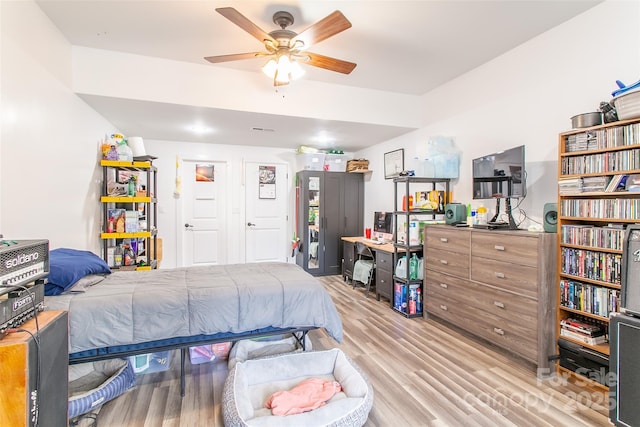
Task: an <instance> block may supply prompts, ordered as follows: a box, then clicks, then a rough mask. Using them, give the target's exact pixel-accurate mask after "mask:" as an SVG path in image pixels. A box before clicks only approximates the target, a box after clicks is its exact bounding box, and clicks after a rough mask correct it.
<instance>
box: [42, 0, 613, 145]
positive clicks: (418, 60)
mask: <svg viewBox="0 0 640 427" xmlns="http://www.w3.org/2000/svg"><path fill="white" fill-rule="evenodd" d="M600 2H601V0H584V1H583V0H567V1H563V0H551V1H545V0H487V1H485V0H469V1H462V0H442V1H437V0H413V1H364V0H350V1H304V0H301V1H292V0H281V1H279V2H278V3H270V2H265V1H236V0H234V1H226V2H221V1H187V0H178V1H169V0H156V1H148V0H147V1H129V0H125V1H122V0H106V1H94V0H90V1H89V0H70V1H56V0H39V1H37V3H38V4H39V6H40V7H41V8H42V10H43V11H44V13H45V14H46V15H47V16H48V17H49V18H50V19H51V21H52V22H53V23H54V24H55V25H56V26H57V27H58V28H59V29H60V31H61V32H62V34H63V35H64V36H65V37H66V38H67V39H68V40H69V42H70V43H71V44H72V45H77V46H86V47H92V48H98V49H106V50H112V51H119V52H126V53H133V54H138V55H144V56H151V57H158V58H166V59H172V60H178V61H185V62H192V63H197V64H208V65H209V66H211V67H226V68H230V69H238V70H244V71H255V72H256V73H260V67H261V65H262V63H263V62H264V59H262V60H261V59H248V60H242V61H235V62H229V63H224V64H215V65H214V64H209V63H208V62H206V61H205V60H204V59H203V57H204V56H212V55H224V54H233V53H245V52H253V51H261V50H263V46H262V45H261V43H260V42H259V41H258V40H256V39H255V38H253V37H252V36H251V35H249V34H248V33H246V32H245V31H243V30H242V29H241V28H240V27H238V26H236V25H235V24H233V23H232V22H230V21H228V20H227V19H226V18H224V17H223V16H222V15H220V14H218V13H217V12H216V11H215V9H216V8H218V7H234V8H235V9H237V10H238V11H239V12H240V13H242V14H243V15H244V16H246V17H247V18H248V19H249V20H251V21H253V22H254V23H255V24H256V25H257V26H258V27H260V28H261V29H263V30H265V31H267V32H269V31H271V30H274V29H276V28H277V26H276V25H275V24H274V23H273V21H272V15H273V13H274V12H276V11H279V10H286V11H288V12H290V13H292V14H293V16H294V19H295V22H294V24H293V25H292V26H291V27H289V28H288V29H289V30H292V31H295V32H297V33H300V32H302V31H303V30H304V29H306V28H307V27H309V26H310V25H312V24H314V23H315V22H317V21H319V20H320V19H322V18H324V17H325V16H327V15H328V14H329V13H331V12H333V11H334V10H340V11H341V12H342V13H343V14H344V15H345V16H346V17H347V19H349V21H351V23H352V25H353V26H352V28H350V29H347V30H346V31H344V32H342V33H340V34H337V35H335V36H333V37H331V38H329V39H327V40H324V41H322V42H320V43H319V44H317V45H315V46H313V47H312V48H311V49H309V50H310V51H312V52H315V53H319V54H323V55H327V56H331V57H335V58H339V59H344V60H347V61H350V62H355V63H357V64H358V65H357V67H356V68H355V70H354V71H353V72H352V73H351V74H349V75H343V74H340V73H335V72H331V71H327V70H324V69H319V68H315V67H310V66H307V65H303V67H304V68H305V71H306V74H305V76H304V77H303V78H304V79H309V80H315V81H319V82H324V83H331V84H337V85H345V86H353V87H358V88H366V89H374V90H382V91H388V92H396V93H401V94H409V95H417V96H419V95H422V94H425V93H427V92H428V91H430V90H431V89H433V88H435V87H437V86H439V85H441V84H443V83H446V82H448V81H450V80H452V79H454V78H456V77H458V76H460V75H462V74H464V73H466V72H468V71H470V70H472V69H474V68H476V67H478V66H479V65H481V64H483V63H485V62H487V61H490V60H491V59H493V58H495V57H497V56H499V55H501V54H503V53H505V52H507V51H508V50H510V49H513V48H515V47H516V46H518V45H520V44H522V43H524V42H526V41H527V40H529V39H531V38H533V37H535V36H537V35H539V34H541V33H543V32H545V31H547V30H549V29H551V28H553V27H554V26H557V25H559V24H561V23H562V22H564V21H566V20H568V19H570V18H572V17H573V16H576V15H578V14H580V13H582V12H584V11H585V10H587V9H589V8H591V7H593V6H595V5H596V4H598V3H600ZM399 70H401V72H399ZM264 78H265V80H267V77H264ZM292 84H295V82H293V83H292ZM265 90H273V88H272V87H270V86H269V85H266V84H265ZM83 98H84V99H85V100H86V102H87V103H88V104H89V105H91V106H92V107H93V108H94V109H96V111H98V112H99V113H100V114H102V115H103V116H104V117H105V118H106V119H107V120H109V121H110V122H111V123H113V124H114V126H116V127H117V128H118V129H119V130H120V131H122V132H124V133H125V134H127V135H133V134H136V135H142V136H144V137H145V138H149V139H166V140H178V141H203V142H219V141H225V143H229V142H232V141H237V142H238V143H240V144H243V145H258V143H259V145H269V146H282V147H296V146H298V145H299V144H300V135H303V134H305V133H308V134H311V133H313V134H316V133H317V132H318V131H319V130H321V129H331V130H332V131H333V132H335V131H336V130H337V131H338V132H337V134H338V135H340V137H342V138H344V140H343V141H345V143H344V144H343V148H344V149H346V150H347V151H356V150H358V149H360V148H363V147H366V146H369V145H373V144H376V143H379V142H382V141H385V140H388V139H390V138H393V137H395V136H398V135H401V134H403V133H406V132H409V131H411V130H412V129H410V128H400V127H390V126H380V125H368V124H358V123H349V122H333V121H319V120H316V119H311V118H300V117H298V118H294V117H286V116H275V115H272V114H266V113H265V114H259V113H247V112H239V111H230V110H217V109H203V108H200V107H198V108H196V107H189V106H180V105H175V104H162V103H150V102H147V101H132V100H125V99H118V98H107V97H99V96H87V95H84V96H83ZM195 115H199V116H201V117H205V118H206V117H216V118H219V117H220V116H222V117H224V118H225V120H224V123H226V127H225V129H222V130H221V132H218V133H217V134H216V135H217V136H216V138H218V137H219V138H221V139H216V138H212V137H209V138H207V137H206V135H205V136H203V135H197V134H194V133H193V132H189V131H186V130H185V131H184V132H176V131H171V133H168V132H169V131H168V129H178V128H180V127H182V128H185V126H177V125H176V126H169V124H170V123H169V122H175V123H178V122H181V123H190V122H192V121H193V120H190V119H192V118H193V116H195ZM159 117H162V119H159ZM218 122H220V121H219V120H218ZM247 123H256V125H253V126H255V127H264V128H268V129H272V128H275V127H277V128H278V134H277V138H276V137H275V136H274V135H268V134H270V133H271V134H273V132H269V131H267V132H256V131H252V130H250V129H247ZM260 123H265V125H264V126H261V125H260ZM283 129H287V131H286V132H285V131H283ZM346 141H349V143H346ZM253 142H256V144H254V143H253ZM338 145H340V142H338Z"/></svg>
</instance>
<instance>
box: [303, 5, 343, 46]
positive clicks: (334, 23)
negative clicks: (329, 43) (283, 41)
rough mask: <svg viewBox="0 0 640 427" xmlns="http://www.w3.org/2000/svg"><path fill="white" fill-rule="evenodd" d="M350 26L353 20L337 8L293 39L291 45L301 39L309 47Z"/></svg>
mask: <svg viewBox="0 0 640 427" xmlns="http://www.w3.org/2000/svg"><path fill="white" fill-rule="evenodd" d="M348 28H351V22H349V20H348V19H347V18H345V16H344V15H343V14H342V12H340V11H339V10H336V11H335V12H333V13H332V14H330V15H328V16H326V17H325V18H323V19H321V20H320V21H318V22H316V23H315V24H313V25H312V26H310V27H309V28H307V29H306V30H304V31H303V32H301V33H300V34H298V35H297V36H295V37H294V38H293V39H291V43H290V45H291V46H294V45H295V42H296V41H298V40H299V41H302V42H303V43H304V47H309V46H311V45H313V44H316V43H320V42H321V41H323V40H326V39H328V38H329V37H331V36H334V35H336V34H338V33H340V32H342V31H344V30H346V29H348Z"/></svg>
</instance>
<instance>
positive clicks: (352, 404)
mask: <svg viewBox="0 0 640 427" xmlns="http://www.w3.org/2000/svg"><path fill="white" fill-rule="evenodd" d="M308 378H320V379H324V380H330V381H337V382H339V383H340V385H341V387H342V391H341V392H338V393H336V394H335V395H334V396H333V397H332V398H331V399H329V400H328V401H327V403H326V404H325V405H324V406H321V407H320V408H317V409H314V410H312V411H309V412H304V413H301V414H296V415H286V416H275V415H272V414H271V410H269V409H266V408H265V407H264V404H265V402H266V401H267V399H268V398H269V397H270V396H271V395H272V394H274V393H275V392H278V391H283V390H290V389H291V388H293V387H295V386H296V385H298V384H300V382H301V381H303V380H305V379H308ZM372 405H373V388H372V387H371V384H370V383H369V381H368V379H367V378H366V376H365V375H364V373H363V372H362V371H361V370H360V368H359V367H358V366H357V365H356V364H355V363H354V362H353V361H352V360H351V359H349V358H348V357H347V356H346V355H345V354H344V353H343V352H342V351H341V350H340V349H337V348H334V349H331V350H325V351H309V352H301V353H288V354H281V355H278V356H272V357H266V358H262V359H254V360H247V361H246V362H241V363H238V364H236V365H235V367H234V368H233V369H232V370H230V371H229V375H228V377H227V379H226V381H225V384H224V390H223V402H222V414H223V418H224V425H225V426H226V427H244V426H260V427H276V426H277V427H294V426H305V427H312V426H318V427H319V426H333V427H337V426H362V425H363V424H364V423H365V422H366V420H367V418H368V416H369V412H370V411H371V407H372Z"/></svg>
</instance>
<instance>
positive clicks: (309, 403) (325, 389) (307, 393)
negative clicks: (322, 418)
mask: <svg viewBox="0 0 640 427" xmlns="http://www.w3.org/2000/svg"><path fill="white" fill-rule="evenodd" d="M340 391H342V387H341V386H340V383H338V382H336V381H329V380H323V379H320V378H309V379H306V380H304V381H302V382H301V383H300V384H298V385H296V386H295V387H293V388H292V389H291V390H288V391H277V392H275V393H273V394H272V395H271V396H270V397H269V398H268V399H267V401H266V402H265V404H264V407H265V408H267V409H271V413H272V414H273V415H293V414H301V413H303V412H307V411H311V410H313V409H316V408H319V407H321V406H323V405H325V404H326V402H327V400H329V399H331V398H332V397H333V395H334V394H336V393H338V392H340Z"/></svg>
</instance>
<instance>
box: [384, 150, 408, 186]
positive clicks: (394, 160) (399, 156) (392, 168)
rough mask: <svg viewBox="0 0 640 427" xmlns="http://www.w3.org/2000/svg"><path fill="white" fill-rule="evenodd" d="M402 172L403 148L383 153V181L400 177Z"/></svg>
mask: <svg viewBox="0 0 640 427" xmlns="http://www.w3.org/2000/svg"><path fill="white" fill-rule="evenodd" d="M403 170H404V148H400V149H399V150H395V151H389V152H388V153H384V179H392V178H395V177H398V176H400V172H402V171H403Z"/></svg>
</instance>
